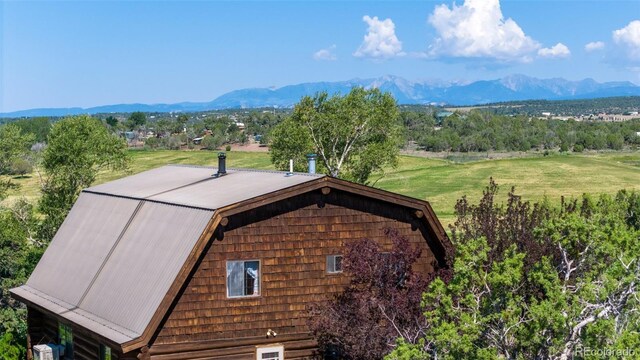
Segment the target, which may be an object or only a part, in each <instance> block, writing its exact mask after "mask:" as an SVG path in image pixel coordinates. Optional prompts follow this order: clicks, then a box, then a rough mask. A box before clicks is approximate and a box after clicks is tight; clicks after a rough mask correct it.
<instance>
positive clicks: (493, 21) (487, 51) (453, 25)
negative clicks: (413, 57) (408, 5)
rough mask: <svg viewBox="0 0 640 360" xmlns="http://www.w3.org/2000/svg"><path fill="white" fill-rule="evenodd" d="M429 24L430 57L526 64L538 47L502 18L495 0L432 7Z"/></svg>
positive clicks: (519, 29) (498, 3)
mask: <svg viewBox="0 0 640 360" xmlns="http://www.w3.org/2000/svg"><path fill="white" fill-rule="evenodd" d="M429 23H430V24H431V25H433V27H434V28H435V29H436V31H437V33H438V37H437V38H436V40H435V43H434V44H433V45H432V46H431V47H430V50H429V55H430V56H432V57H440V56H452V57H466V58H490V59H496V60H499V61H502V62H512V61H519V62H528V61H531V54H532V53H533V52H534V51H536V50H537V49H539V48H540V44H539V43H538V42H537V41H535V40H533V39H532V38H530V37H529V36H527V35H525V33H524V31H522V29H521V28H520V26H518V24H517V23H516V22H515V21H513V20H512V19H510V18H508V19H506V20H505V19H504V17H503V15H502V10H501V9H500V1H499V0H465V1H464V4H463V5H461V6H457V5H455V4H453V5H452V6H451V8H449V7H448V6H447V5H444V4H443V5H438V6H436V8H435V10H434V11H433V14H431V15H430V16H429Z"/></svg>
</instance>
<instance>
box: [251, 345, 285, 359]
mask: <svg viewBox="0 0 640 360" xmlns="http://www.w3.org/2000/svg"><path fill="white" fill-rule="evenodd" d="M271 352H277V353H278V360H284V346H283V345H280V344H273V345H265V346H256V360H263V359H262V354H266V353H271Z"/></svg>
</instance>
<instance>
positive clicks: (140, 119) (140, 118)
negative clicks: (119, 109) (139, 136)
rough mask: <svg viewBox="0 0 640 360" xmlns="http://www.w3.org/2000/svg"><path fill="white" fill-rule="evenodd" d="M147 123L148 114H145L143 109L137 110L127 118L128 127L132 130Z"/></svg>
mask: <svg viewBox="0 0 640 360" xmlns="http://www.w3.org/2000/svg"><path fill="white" fill-rule="evenodd" d="M146 123H147V115H145V114H144V113H143V112H141V111H136V112H133V113H131V115H129V118H128V119H127V127H128V128H129V129H130V130H134V129H136V128H139V127H140V126H142V125H144V124H146Z"/></svg>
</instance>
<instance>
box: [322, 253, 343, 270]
mask: <svg viewBox="0 0 640 360" xmlns="http://www.w3.org/2000/svg"><path fill="white" fill-rule="evenodd" d="M330 257H333V258H334V259H333V269H329V258H330ZM336 257H340V258H341V261H340V267H341V268H340V270H337V271H336V270H335V268H336V265H335V264H336V260H335V258H336ZM343 260H344V256H343V255H340V254H331V255H327V260H326V262H325V266H326V268H327V274H340V273H342V272H343V271H344V270H343V269H342V261H343Z"/></svg>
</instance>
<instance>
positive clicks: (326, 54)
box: [313, 44, 338, 61]
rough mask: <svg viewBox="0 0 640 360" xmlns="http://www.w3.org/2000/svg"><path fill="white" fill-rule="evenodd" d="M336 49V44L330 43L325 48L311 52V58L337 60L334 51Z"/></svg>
mask: <svg viewBox="0 0 640 360" xmlns="http://www.w3.org/2000/svg"><path fill="white" fill-rule="evenodd" d="M335 50H336V45H335V44H334V45H331V46H329V47H328V48H326V49H320V50H318V51H316V52H314V53H313V59H314V60H318V61H322V60H325V61H334V60H337V59H338V57H337V56H336V53H335Z"/></svg>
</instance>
